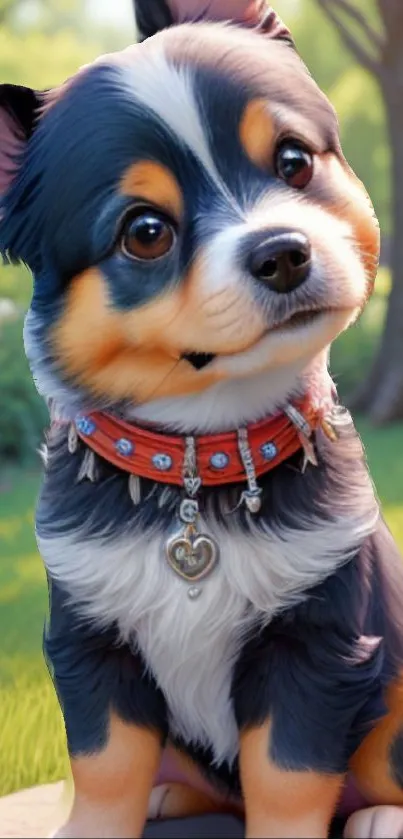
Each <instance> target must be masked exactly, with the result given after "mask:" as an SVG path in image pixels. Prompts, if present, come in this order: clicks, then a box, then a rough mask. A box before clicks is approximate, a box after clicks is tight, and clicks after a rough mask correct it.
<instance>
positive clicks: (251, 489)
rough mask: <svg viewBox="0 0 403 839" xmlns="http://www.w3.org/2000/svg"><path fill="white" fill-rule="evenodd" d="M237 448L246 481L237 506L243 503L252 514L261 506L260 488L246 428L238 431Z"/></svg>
mask: <svg viewBox="0 0 403 839" xmlns="http://www.w3.org/2000/svg"><path fill="white" fill-rule="evenodd" d="M238 448H239V454H240V456H241V460H242V463H243V465H244V469H245V474H246V480H247V482H248V489H245V490H244V492H243V493H242V495H241V499H240V502H239V505H238V506H240V505H241V504H245V507H246V508H247V510H249V512H250V513H252V514H253V515H256V513H258V512H259V510H260V508H261V506H262V499H261V494H262V490H261V489H260V487H259V485H258V482H257V480H256V471H255V464H254V463H253V457H252V452H251V450H250V446H249V441H248V432H247V429H246V428H240V429H239V431H238Z"/></svg>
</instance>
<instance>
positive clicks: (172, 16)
mask: <svg viewBox="0 0 403 839" xmlns="http://www.w3.org/2000/svg"><path fill="white" fill-rule="evenodd" d="M134 10H135V14H136V20H137V26H138V29H139V32H140V39H141V40H145V39H146V38H149V37H150V36H151V35H155V34H156V33H157V32H160V31H161V30H162V29H167V28H168V27H169V26H174V25H175V24H180V23H192V22H199V21H212V22H213V21H214V22H218V21H221V22H223V21H231V22H232V23H236V24H238V25H239V26H247V27H250V28H254V29H255V30H256V31H258V32H260V33H262V34H263V35H267V36H268V37H269V38H275V39H276V40H284V41H288V42H289V43H291V44H292V43H293V41H292V37H291V34H290V32H289V30H288V29H287V27H286V26H285V24H284V23H283V21H282V20H281V18H280V17H279V16H278V14H277V13H276V12H275V11H274V9H273V8H272V6H270V5H268V3H267V2H266V0H134Z"/></svg>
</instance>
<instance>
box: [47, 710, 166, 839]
mask: <svg viewBox="0 0 403 839" xmlns="http://www.w3.org/2000/svg"><path fill="white" fill-rule="evenodd" d="M160 756H161V738H160V736H159V735H158V734H157V732H153V731H150V730H147V729H145V728H139V727H137V726H133V725H128V724H127V723H124V722H123V721H122V720H121V719H119V717H118V716H116V714H111V717H110V721H109V731H108V742H107V745H106V746H105V748H104V749H103V750H102V751H101V752H97V753H95V754H92V755H85V756H82V757H75V758H73V759H72V760H71V768H72V774H73V780H74V788H75V796H74V803H73V808H72V811H71V814H70V818H69V820H68V822H67V824H66V825H64V826H63V827H62V828H61V829H60V830H59V831H58V832H57V833H56V834H55V835H56V837H59V839H76V837H77V839H79V837H80V839H87V838H88V839H95V837H96V839H101V838H102V837H108V838H109V837H113V839H134V837H140V836H141V835H142V832H143V828H144V824H145V821H146V817H147V807H148V799H149V797H150V793H151V789H152V785H153V781H154V778H155V775H156V772H157V769H158V764H159V760H160Z"/></svg>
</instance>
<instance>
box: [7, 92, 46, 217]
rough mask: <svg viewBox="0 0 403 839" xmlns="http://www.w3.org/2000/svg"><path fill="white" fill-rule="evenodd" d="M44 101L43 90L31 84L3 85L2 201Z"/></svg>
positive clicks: (14, 175) (16, 171)
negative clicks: (40, 90) (23, 85)
mask: <svg viewBox="0 0 403 839" xmlns="http://www.w3.org/2000/svg"><path fill="white" fill-rule="evenodd" d="M41 105H42V99H41V94H40V93H38V92H37V91H34V90H31V88H29V87H21V86H19V85H12V84H2V85H0V201H1V199H2V197H3V196H4V195H5V193H6V192H7V190H8V189H9V187H10V186H11V184H12V183H13V180H14V178H15V177H16V175H17V173H18V169H19V165H20V160H21V157H22V155H23V153H24V149H25V146H26V144H27V143H28V140H29V139H30V137H31V135H32V133H33V131H34V128H35V123H36V118H37V115H38V111H39V109H40V107H41Z"/></svg>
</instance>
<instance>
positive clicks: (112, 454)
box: [75, 397, 330, 486]
mask: <svg viewBox="0 0 403 839" xmlns="http://www.w3.org/2000/svg"><path fill="white" fill-rule="evenodd" d="M329 407H330V403H329V400H324V401H323V402H322V403H321V405H318V403H316V404H315V403H314V401H313V400H311V399H310V398H309V397H306V398H305V399H302V400H299V401H295V402H293V403H292V404H290V405H289V407H288V408H287V409H286V410H285V412H283V413H278V414H276V415H274V416H270V417H268V418H267V419H264V420H262V421H260V422H257V423H254V424H252V425H249V426H248V427H247V438H248V445H249V450H250V453H251V455H252V458H253V465H254V469H255V474H256V476H257V477H258V476H259V475H263V474H264V473H266V472H269V471H270V470H271V469H274V468H275V467H276V466H278V465H279V464H280V463H282V462H283V461H285V460H287V459H288V458H289V457H291V456H292V455H293V454H295V453H296V452H298V451H301V450H303V449H305V452H306V454H307V456H308V459H311V458H313V457H314V451H313V446H312V443H311V442H310V438H311V436H312V434H313V432H314V431H315V429H317V428H318V427H319V426H321V427H322V428H324V430H325V431H326V433H328V434H329V433H330V429H329V426H328V424H327V423H326V421H325V420H324V417H325V415H326V411H327V409H329ZM75 427H76V430H77V433H78V436H79V437H80V438H81V439H82V440H83V441H84V442H85V444H86V445H87V446H88V447H89V449H91V450H92V451H93V452H95V453H96V454H97V455H99V456H100V457H102V458H104V459H105V460H107V461H109V463H112V464H113V465H114V466H117V467H118V468H119V469H122V470H124V471H126V472H128V473H131V474H133V475H137V476H138V477H140V478H148V479H149V480H152V481H156V482H158V483H166V484H176V485H178V486H182V485H183V463H184V455H185V442H186V441H185V438H184V437H180V436H171V435H168V434H163V433H158V432H155V431H150V430H148V429H145V428H142V427H140V426H137V425H134V424H132V423H129V422H125V421H123V420H121V419H116V418H115V417H113V416H111V415H110V414H106V413H101V412H94V413H90V414H87V415H85V416H79V417H77V418H76V420H75ZM195 445H196V457H197V469H198V475H199V477H200V478H201V482H202V484H204V485H205V486H214V485H220V484H230V483H237V482H243V481H246V475H245V465H244V463H243V461H242V458H241V454H240V450H239V433H238V432H237V431H229V432H227V433H224V434H211V435H205V436H201V437H196V438H195Z"/></svg>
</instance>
